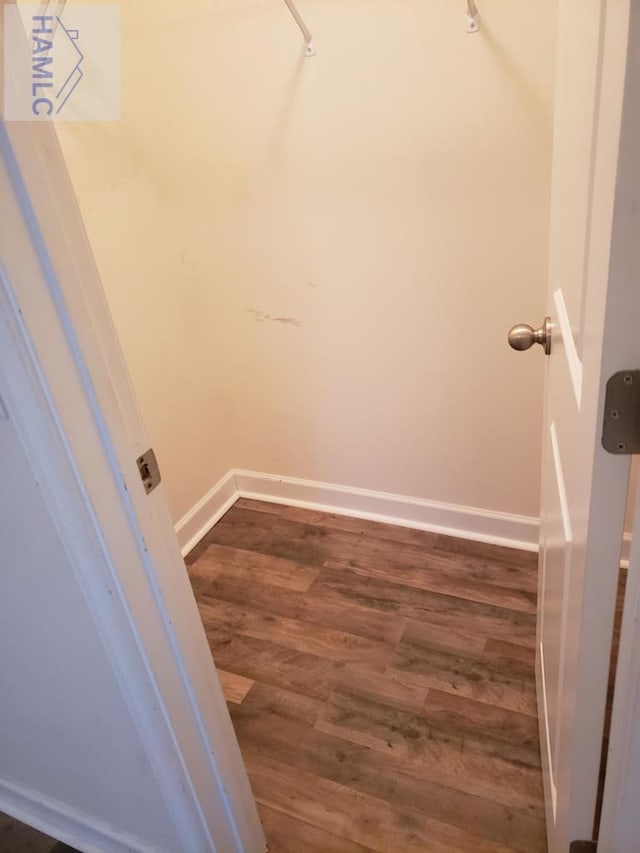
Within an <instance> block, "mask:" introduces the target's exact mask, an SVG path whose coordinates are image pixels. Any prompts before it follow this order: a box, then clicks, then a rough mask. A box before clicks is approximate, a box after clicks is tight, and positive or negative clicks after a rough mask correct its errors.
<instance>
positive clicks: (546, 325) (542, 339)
mask: <svg viewBox="0 0 640 853" xmlns="http://www.w3.org/2000/svg"><path fill="white" fill-rule="evenodd" d="M507 337H508V340H509V346H510V347H512V348H513V349H516V350H525V349H529V347H532V346H533V345H534V344H540V346H542V347H544V352H545V355H549V353H550V352H551V317H545V318H544V322H543V324H542V325H541V326H540V328H539V329H534V328H533V327H532V326H528V325H527V324H526V323H519V324H518V325H517V326H512V327H511V328H510V329H509V334H508V336H507Z"/></svg>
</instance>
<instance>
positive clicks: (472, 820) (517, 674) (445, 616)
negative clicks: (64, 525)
mask: <svg viewBox="0 0 640 853" xmlns="http://www.w3.org/2000/svg"><path fill="white" fill-rule="evenodd" d="M187 563H188V564H189V572H190V575H191V577H192V582H193V585H194V589H195V592H196V599H197V602H198V605H199V608H200V612H201V615H202V619H203V624H204V626H205V631H206V633H207V638H208V640H209V645H210V647H211V650H212V654H213V657H214V660H215V662H216V664H217V665H218V666H219V667H220V668H221V669H222V670H223V672H225V673H228V674H229V675H228V676H226V675H223V679H226V678H228V684H227V689H226V692H227V694H228V698H229V710H230V713H231V717H232V720H233V723H234V727H235V729H236V733H237V736H238V739H239V743H240V746H241V750H242V754H243V757H244V759H245V761H246V763H247V765H248V768H249V772H250V775H251V780H252V784H253V786H254V790H255V792H256V794H257V798H258V801H259V803H260V806H261V808H263V809H264V811H263V813H264V814H265V815H267V821H268V822H269V825H268V827H267V828H268V830H269V831H268V832H267V835H269V832H271V833H272V837H273V839H274V840H273V842H272V844H273V845H275V849H273V853H278V849H279V848H278V847H277V845H278V844H280V845H281V846H282V851H283V853H287V851H289V850H292V851H293V850H295V851H298V850H299V851H303V850H305V851H306V850H309V851H312V853H313V851H314V850H317V851H318V853H319V851H320V850H323V851H327V853H328V851H332V850H335V851H336V853H338V851H341V853H363V851H368V853H370V851H378V853H381V851H382V853H384V851H387V850H389V851H391V850H393V853H399V852H400V851H402V853H405V851H406V853H417V851H422V852H423V853H424V851H430V850H447V851H451V853H454V851H464V853H470V851H476V850H479V851H482V850H491V851H500V850H513V851H520V852H521V853H545V851H546V841H545V822H544V800H543V793H542V777H541V770H540V752H539V743H538V734H537V719H536V703H535V668H534V660H535V629H536V625H535V612H534V610H535V607H534V605H535V591H536V561H535V555H532V554H529V553H522V552H518V551H513V550H509V549H504V548H500V547H498V546H493V545H487V546H477V543H469V542H465V541H462V540H455V539H452V538H451V537H446V536H444V537H443V536H441V535H440V534H431V533H429V534H426V533H423V532H422V531H413V530H407V529H401V528H396V527H393V526H392V525H379V524H377V523H376V522H369V521H367V522H361V521H359V520H357V519H352V518H348V517H346V516H339V515H330V514H329V515H328V514H325V513H321V512H316V511H310V510H303V509H299V508H282V507H278V506H277V505H274V504H264V505H262V504H256V502H253V501H244V500H242V501H239V502H238V504H236V506H234V507H233V508H232V509H231V510H230V511H229V512H228V513H227V515H226V516H225V517H224V518H223V519H222V520H221V521H220V522H219V523H218V524H217V525H216V526H215V527H214V528H213V530H212V531H211V532H210V533H209V534H208V535H207V537H205V540H203V543H202V544H201V545H200V546H198V549H196V553H195V558H194V559H191V557H190V558H189V559H188V560H187Z"/></svg>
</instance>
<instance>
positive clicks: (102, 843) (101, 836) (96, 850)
mask: <svg viewBox="0 0 640 853" xmlns="http://www.w3.org/2000/svg"><path fill="white" fill-rule="evenodd" d="M0 811H2V812H5V813H6V814H8V815H11V817H14V818H15V819H16V820H19V821H22V823H26V824H28V825H29V826H33V827H34V828H35V829H37V830H39V831H40V832H44V833H45V835H50V836H51V837H52V838H55V839H57V840H58V841H63V842H64V843H65V844H68V845H69V846H70V847H75V848H77V849H78V850H85V851H87V853H159V851H158V848H157V847H155V846H152V845H150V844H147V843H146V842H144V841H141V840H140V839H139V838H136V837H134V836H132V835H126V834H123V833H120V832H115V831H114V830H113V829H112V828H111V827H110V826H107V825H106V824H103V823H102V822H101V821H98V820H95V819H94V818H93V817H91V816H90V815H87V814H84V813H83V812H79V811H76V810H75V809H70V808H69V807H68V806H66V805H64V804H63V803H60V802H58V801H57V800H53V799H51V798H50V797H46V796H44V795H43V794H41V793H40V792H39V791H33V790H30V789H27V788H24V787H22V786H21V785H18V784H16V783H15V782H9V781H7V780H6V779H0Z"/></svg>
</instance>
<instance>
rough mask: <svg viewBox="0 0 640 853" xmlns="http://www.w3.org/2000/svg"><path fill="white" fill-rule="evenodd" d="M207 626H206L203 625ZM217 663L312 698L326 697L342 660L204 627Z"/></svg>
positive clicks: (241, 673)
mask: <svg viewBox="0 0 640 853" xmlns="http://www.w3.org/2000/svg"><path fill="white" fill-rule="evenodd" d="M205 630H206V629H205ZM207 638H208V640H209V646H210V648H211V652H212V654H213V659H214V661H215V663H216V666H218V667H221V668H222V669H225V670H229V671H231V672H235V673H238V674H239V675H244V676H245V678H250V679H253V680H255V681H258V680H260V681H262V682H264V683H265V684H271V685H273V686H274V687H283V688H284V689H285V690H291V691H293V692H294V693H301V694H303V695H304V696H310V697H311V698H313V699H327V698H328V697H329V695H330V694H331V691H332V690H333V688H334V685H335V683H336V680H337V673H338V671H339V670H340V667H341V666H342V664H340V663H338V662H337V661H333V660H326V659H324V658H321V657H318V656H317V655H311V654H308V653H306V652H299V651H296V650H295V649H290V648H286V647H284V646H278V645H276V644H275V643H269V642H267V641H266V640H256V639H254V638H253V637H244V636H242V635H241V634H234V635H232V636H230V635H226V636H222V635H221V634H220V632H213V633H211V632H209V631H207Z"/></svg>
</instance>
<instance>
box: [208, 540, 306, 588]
mask: <svg viewBox="0 0 640 853" xmlns="http://www.w3.org/2000/svg"><path fill="white" fill-rule="evenodd" d="M201 562H202V563H205V564H206V565H207V568H208V570H209V572H210V573H211V580H213V578H214V577H217V576H218V575H224V577H228V578H234V579H235V580H237V581H239V582H241V583H253V581H255V580H259V581H260V582H261V583H265V584H269V585H271V586H275V587H278V588H279V589H288V590H294V591H296V592H306V591H307V590H308V589H309V587H310V586H311V584H312V583H313V581H314V580H315V579H316V577H317V575H318V572H319V571H320V569H319V567H316V568H314V567H312V566H305V565H302V564H301V563H296V562H294V561H293V560H284V559H282V558H281V557H272V556H270V555H269V554H259V553H256V552H247V551H245V550H243V549H240V548H232V547H231V546H229V545H217V544H215V543H212V544H211V545H209V547H208V548H207V549H206V551H205V552H204V553H203V555H202V557H201V558H200V559H199V560H198V563H197V564H196V565H199V564H200V563H201ZM194 568H195V567H194ZM203 591H206V590H205V589H203Z"/></svg>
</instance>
